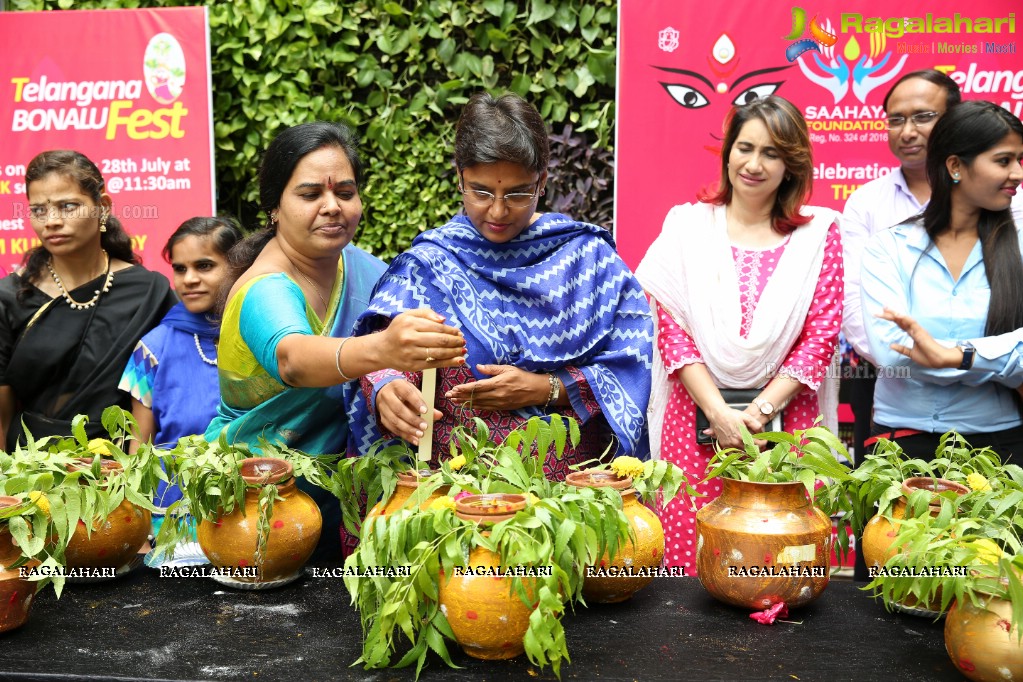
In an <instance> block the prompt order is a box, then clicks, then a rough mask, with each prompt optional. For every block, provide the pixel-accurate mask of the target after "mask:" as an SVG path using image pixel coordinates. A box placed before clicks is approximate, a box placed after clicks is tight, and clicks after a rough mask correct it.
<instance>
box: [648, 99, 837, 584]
mask: <svg viewBox="0 0 1023 682" xmlns="http://www.w3.org/2000/svg"><path fill="white" fill-rule="evenodd" d="M812 182H813V159H812V156H811V151H810V140H809V136H808V134H807V128H806V122H805V121H804V120H803V117H802V115H801V114H800V113H799V111H798V110H797V109H796V108H795V107H794V106H793V105H792V104H790V103H789V102H788V101H786V100H784V99H781V98H780V97H773V96H772V97H767V98H764V99H759V100H755V101H753V102H752V103H750V104H747V105H744V106H741V107H736V108H734V109H733V110H732V111H731V112H730V114H729V117H728V119H727V120H726V122H725V138H724V143H723V146H722V153H721V181H720V187H719V188H718V190H717V191H715V192H704V193H702V194H701V196H700V203H697V204H685V205H683V206H676V207H674V208H673V209H671V211H670V212H669V213H668V216H667V217H666V218H665V221H664V228H663V230H662V232H661V235H660V236H659V237H658V238H657V240H656V241H655V242H654V243H653V245H652V246H651V247H650V249H649V251H648V252H647V254H646V257H645V258H644V259H643V262H642V263H641V264H640V266H639V269H638V270H637V271H636V276H637V277H638V279H639V280H640V283H641V284H642V285H643V288H644V289H645V290H646V291H647V293H649V294H650V296H651V298H652V299H653V304H654V307H655V311H656V322H657V352H655V353H654V369H653V372H654V375H653V388H652V394H651V397H650V410H649V418H650V440H651V447H652V449H653V456H654V457H663V458H664V459H667V460H669V461H672V462H674V463H675V464H677V465H679V466H681V467H682V468H683V469H685V470H686V472H687V473H688V474H689V476H690V478H691V479H696V480H700V479H702V478H703V476H704V474H705V469H706V464H707V461H708V459H709V458H710V457H711V455H712V454H713V449H712V447H711V446H710V445H700V444H698V443H697V442H696V440H697V433H696V426H695V424H696V408H697V407H699V408H700V409H701V410H702V411H703V412H704V414H706V415H707V419H708V422H709V425H710V427H709V428H708V429H707V430H706V431H705V432H704V433H705V434H706V435H709V436H712V437H713V439H714V440H716V441H717V442H718V443H719V444H720V445H721V446H722V447H730V446H740V445H741V443H742V440H741V436H740V431H739V426H740V424H742V425H745V427H746V428H747V429H749V430H750V431H751V432H754V433H756V432H760V431H763V430H764V428H765V426H766V425H767V424H769V423H770V422H771V421H772V420H773V419H774V417H775V415H776V414H777V413H778V412H781V413H782V420H783V423H782V427H783V428H784V429H785V430H787V431H791V430H793V429H799V428H805V427H808V426H810V425H811V424H812V423H813V421H814V420H815V419H816V418H817V416H818V415H819V414H822V413H824V414H825V415H826V417H827V416H829V414H830V413H833V412H834V411H835V409H836V408H835V406H829V405H825V406H821V405H820V404H819V402H818V389H819V388H820V387H821V383H822V381H823V379H824V377H825V374H826V373H827V368H828V365H829V364H830V363H831V360H832V357H833V355H834V351H835V345H836V343H837V339H838V331H839V327H840V326H841V319H842V293H843V285H842V280H843V272H842V245H841V237H840V234H839V229H838V224H837V222H836V220H837V213H835V212H834V211H832V210H830V209H826V208H820V207H816V206H814V207H811V206H805V205H804V203H805V202H806V201H807V200H808V199H809V196H810V191H811V188H812ZM722 388H731V389H760V392H759V394H758V396H757V397H756V398H755V399H754V400H753V401H752V402H750V403H749V404H748V405H746V406H745V408H741V407H740V408H733V407H729V406H728V404H727V403H726V402H725V399H724V398H723V397H722V395H721V389H722ZM823 393H824V392H823V391H822V394H823ZM696 487H697V490H698V491H699V492H700V493H702V494H703V495H704V497H700V498H698V499H697V500H696V503H697V504H698V505H701V506H702V505H703V504H706V503H707V502H708V501H710V500H712V499H714V498H715V497H717V495H718V494H720V491H721V486H720V482H719V481H718V480H716V479H715V480H712V481H708V482H706V483H702V484H698V485H697V486H696ZM661 521H662V523H663V524H664V530H665V541H666V553H665V563H666V564H667V565H669V566H685V567H686V570H687V572H689V573H690V574H693V573H694V572H695V566H696V547H697V539H696V532H695V528H696V512H695V510H694V509H692V508H691V507H690V506H689V504H688V503H687V502H684V501H682V500H676V501H675V502H673V503H672V504H671V505H669V507H668V508H667V509H666V510H665V511H664V512H662V514H661Z"/></svg>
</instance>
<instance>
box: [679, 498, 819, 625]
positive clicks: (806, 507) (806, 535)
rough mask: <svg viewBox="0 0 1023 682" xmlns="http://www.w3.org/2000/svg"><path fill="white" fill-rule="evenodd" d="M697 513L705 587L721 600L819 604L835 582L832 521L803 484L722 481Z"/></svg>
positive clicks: (746, 603) (759, 604) (698, 558)
mask: <svg viewBox="0 0 1023 682" xmlns="http://www.w3.org/2000/svg"><path fill="white" fill-rule="evenodd" d="M721 483H722V487H721V495H720V497H718V498H717V499H716V500H713V501H711V502H710V503H709V504H707V505H706V506H704V507H703V508H702V509H700V511H698V512H697V514H696V532H697V543H696V567H697V574H698V576H699V578H700V582H702V583H703V586H704V587H705V588H706V589H707V591H708V592H710V593H711V594H712V595H713V596H714V597H716V598H717V599H720V600H721V601H723V602H726V603H729V604H733V605H735V606H742V607H744V608H750V609H763V608H767V607H769V606H771V605H772V604H776V603H778V602H781V601H783V602H785V603H786V604H787V605H788V606H790V607H795V606H802V605H803V604H806V603H808V602H811V601H813V600H814V599H816V598H817V597H818V596H819V595H820V593H821V592H823V591H824V588H825V587H827V586H828V580H829V579H830V570H829V569H830V566H829V564H830V559H831V519H830V518H828V516H827V515H826V514H825V513H824V512H822V511H821V510H820V509H817V508H816V507H814V506H812V505H811V504H810V500H809V498H808V497H807V494H806V488H805V487H804V486H803V484H802V483H798V482H795V483H752V482H749V481H738V480H734V479H730V478H723V479H722V480H721Z"/></svg>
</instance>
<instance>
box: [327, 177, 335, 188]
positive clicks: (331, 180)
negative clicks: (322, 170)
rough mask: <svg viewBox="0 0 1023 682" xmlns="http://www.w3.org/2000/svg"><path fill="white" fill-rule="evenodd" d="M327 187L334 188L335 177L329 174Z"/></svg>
mask: <svg viewBox="0 0 1023 682" xmlns="http://www.w3.org/2000/svg"><path fill="white" fill-rule="evenodd" d="M327 189H334V178H332V177H330V176H329V175H328V176H327Z"/></svg>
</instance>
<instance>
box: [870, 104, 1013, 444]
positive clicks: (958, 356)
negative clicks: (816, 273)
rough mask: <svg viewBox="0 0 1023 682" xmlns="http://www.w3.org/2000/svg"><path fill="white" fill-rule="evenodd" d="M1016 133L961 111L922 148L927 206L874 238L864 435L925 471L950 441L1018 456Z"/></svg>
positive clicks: (1004, 116)
mask: <svg viewBox="0 0 1023 682" xmlns="http://www.w3.org/2000/svg"><path fill="white" fill-rule="evenodd" d="M1021 160H1023V124H1021V123H1020V120H1019V119H1018V118H1016V117H1015V116H1013V115H1012V114H1011V113H1009V112H1008V111H1006V110H1005V109H1003V108H1002V107H999V106H997V105H995V104H992V103H990V102H983V101H973V102H964V103H962V104H958V105H956V106H954V107H952V108H950V109H949V110H948V111H947V112H946V113H945V114H944V115H943V116H942V117H941V118H940V119H938V122H937V123H936V124H935V126H934V129H933V130H932V131H931V133H930V138H929V139H928V142H927V177H928V179H929V181H930V185H931V199H930V202H929V203H928V204H927V206H926V207H925V208H924V209H923V211H922V212H921V213H919V214H918V215H916V216H914V217H912V218H910V219H909V220H907V221H905V222H903V223H902V224H900V225H896V226H895V227H892V228H891V229H889V230H885V231H883V232H880V233H878V234H876V235H874V236H873V237H872V238H871V240H870V242H869V244H868V246H867V249H866V252H865V253H864V255H863V269H862V299H863V312H864V322H865V325H866V331H867V338H868V340H869V342H870V350H871V352H872V353H873V354H874V357H875V358H877V361H878V363H877V364H878V367H879V368H880V369H881V370H882V371H879V372H878V378H877V387H876V389H875V391H874V412H873V415H874V418H873V424H872V425H871V432H872V434H873V435H874V436H875V437H883V438H887V439H889V440H894V441H895V442H897V443H898V444H899V445H900V446H901V447H902V449H903V450H904V451H905V452H906V453H907V454H908V455H910V456H911V457H916V458H920V459H924V460H931V459H933V458H934V456H935V450H936V449H937V447H938V444H939V440H940V438H941V436H942V434H944V433H945V432H947V431H950V430H955V431H957V432H959V433H960V434H961V435H962V436H963V437H964V438H965V439H966V440H967V441H968V442H969V443H970V445H972V446H973V447H984V446H990V447H992V448H994V450H995V451H996V452H998V453H999V454H1000V455H1002V457H1009V456H1015V457H1016V458H1018V457H1019V456H1020V455H1021V454H1023V420H1021V410H1020V407H1021V403H1020V398H1019V392H1018V388H1019V386H1020V382H1023V362H1021V357H1023V256H1021V250H1023V249H1021V236H1020V225H1019V224H1018V223H1016V222H1015V221H1014V220H1013V215H1012V210H1011V204H1012V202H1013V198H1014V197H1015V196H1016V195H1017V192H1018V190H1019V185H1020V182H1021V181H1023V168H1021V167H1020V162H1021Z"/></svg>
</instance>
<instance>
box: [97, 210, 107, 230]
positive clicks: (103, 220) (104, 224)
mask: <svg viewBox="0 0 1023 682" xmlns="http://www.w3.org/2000/svg"><path fill="white" fill-rule="evenodd" d="M99 231H100V232H106V231H107V214H106V213H104V214H103V217H102V218H100V221H99Z"/></svg>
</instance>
